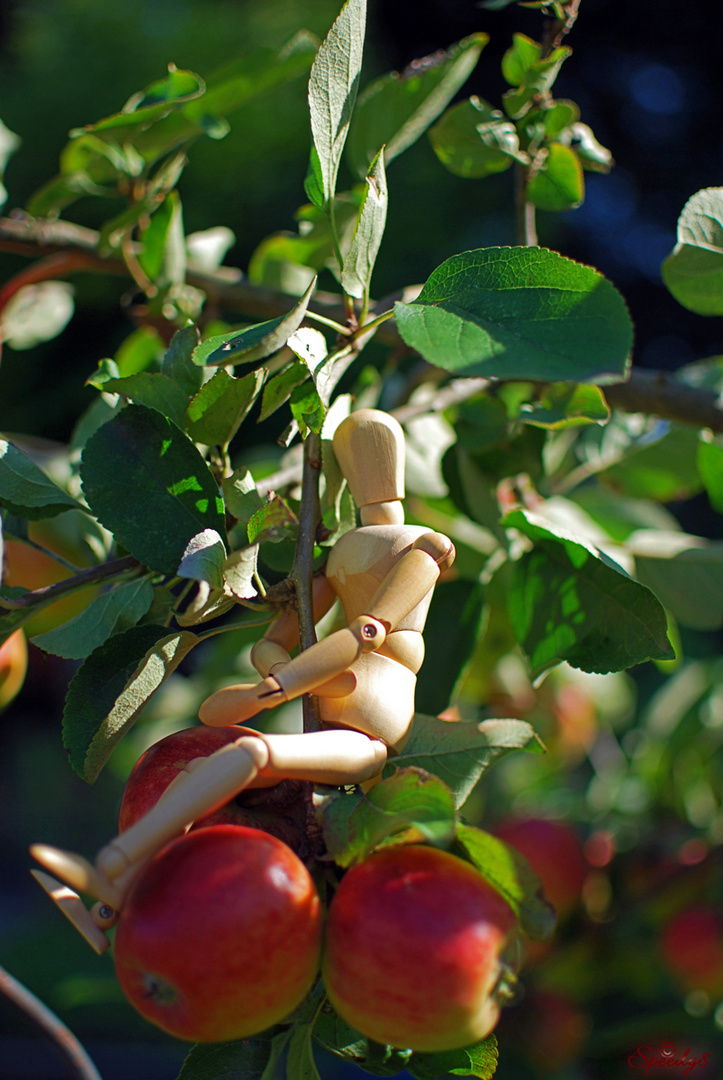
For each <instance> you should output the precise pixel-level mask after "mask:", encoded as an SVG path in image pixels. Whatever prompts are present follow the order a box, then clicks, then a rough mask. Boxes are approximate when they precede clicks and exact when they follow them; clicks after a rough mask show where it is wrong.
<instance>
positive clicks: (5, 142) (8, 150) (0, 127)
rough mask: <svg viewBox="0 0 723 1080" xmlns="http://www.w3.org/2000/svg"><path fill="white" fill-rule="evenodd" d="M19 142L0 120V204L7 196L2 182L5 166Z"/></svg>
mask: <svg viewBox="0 0 723 1080" xmlns="http://www.w3.org/2000/svg"><path fill="white" fill-rule="evenodd" d="M20 143H21V139H20V137H19V136H18V135H16V134H15V132H13V131H11V130H10V128H9V127H6V126H5V124H3V122H2V120H0V206H2V205H3V203H5V202H6V201H7V197H8V193H7V190H6V188H5V185H4V184H3V183H2V179H3V174H4V172H5V167H6V165H7V163H8V159H9V158H10V157H11V156H12V155H13V154H14V153H15V151H16V150H17V148H18V147H19V146H20Z"/></svg>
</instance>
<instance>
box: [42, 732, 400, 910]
mask: <svg viewBox="0 0 723 1080" xmlns="http://www.w3.org/2000/svg"><path fill="white" fill-rule="evenodd" d="M386 758H387V750H386V747H385V746H384V744H383V743H382V742H380V741H379V740H378V739H371V738H369V736H367V735H364V734H362V733H361V732H359V731H351V730H347V729H341V728H338V729H334V730H329V731H316V732H310V733H307V734H298V735H262V734H259V735H252V736H248V735H244V736H243V737H242V738H240V739H237V740H236V742H234V743H229V744H228V745H227V746H224V747H222V748H221V749H220V750H217V751H216V752H215V753H213V754H211V755H210V756H209V757H205V758H196V759H195V761H193V762H189V765H188V766H186V771H184V772H183V773H180V774H179V776H178V777H177V779H176V780H174V782H173V784H172V785H171V786H170V787H169V788H167V789H166V791H165V792H164V794H163V796H162V797H161V798H160V799H159V800H158V802H157V803H156V805H155V806H154V807H153V809H152V810H150V811H149V812H148V813H147V814H145V816H144V817H142V818H140V819H139V820H138V821H137V822H136V823H135V824H134V825H132V826H131V828H130V829H127V830H126V831H125V832H123V833H121V834H120V835H119V836H117V837H116V838H115V839H114V840H112V841H111V842H110V843H109V844H108V845H106V846H105V847H104V848H102V849H101V851H100V852H99V854H98V857H97V859H96V864H95V866H92V865H91V864H90V863H88V862H87V861H86V860H85V859H84V858H82V856H80V855H75V854H73V853H72V852H64V851H59V850H58V849H57V848H51V847H49V846H47V845H44V844H36V845H34V846H33V848H32V852H33V855H34V856H35V858H36V859H37V860H38V862H40V863H41V865H43V866H44V867H45V868H46V869H48V870H51V871H52V872H53V873H55V874H57V875H58V877H60V878H62V879H63V880H64V881H66V882H67V884H69V885H71V886H72V887H73V888H75V889H79V890H80V891H82V892H87V893H90V894H91V895H94V896H99V897H100V898H101V899H103V900H105V901H106V902H107V903H109V904H111V906H112V907H114V908H119V907H121V906H122V901H123V897H124V896H125V893H126V892H127V890H128V887H129V886H130V884H131V882H132V881H133V880H134V879H135V877H136V876H137V874H138V873H139V872H140V870H141V869H142V867H143V865H144V864H145V862H146V861H147V860H148V859H149V858H151V857H152V856H153V855H154V854H155V853H156V852H157V851H159V850H160V848H162V847H163V846H164V845H165V844H166V843H168V841H169V840H172V839H173V838H174V837H175V836H179V835H181V834H182V833H183V832H184V831H185V830H186V829H187V828H188V826H189V825H190V824H191V823H192V822H193V821H195V820H196V819H197V818H201V817H204V816H205V815H206V814H208V813H210V812H211V811H212V810H213V809H214V808H215V807H217V806H220V805H223V803H225V802H228V801H229V800H230V799H232V798H234V796H236V795H238V794H239V792H240V791H243V790H244V789H245V788H246V787H248V784H249V783H250V781H251V780H253V779H254V777H256V776H257V775H258V774H259V773H261V774H263V775H265V776H272V777H278V778H279V779H287V778H288V779H297V780H310V781H312V782H317V783H323V784H353V783H361V782H362V781H364V780H369V779H371V778H372V777H373V776H376V775H378V773H379V772H381V770H382V768H383V767H384V763H385V762H386ZM54 884H55V883H54ZM61 893H62V895H60V898H61V899H64V900H65V899H66V894H65V893H64V892H62V890H61Z"/></svg>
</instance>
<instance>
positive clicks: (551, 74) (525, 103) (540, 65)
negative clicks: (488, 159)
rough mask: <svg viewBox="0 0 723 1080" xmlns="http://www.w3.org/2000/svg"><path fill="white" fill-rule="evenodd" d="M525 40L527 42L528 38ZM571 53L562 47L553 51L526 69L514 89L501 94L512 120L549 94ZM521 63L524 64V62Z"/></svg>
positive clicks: (519, 116)
mask: <svg viewBox="0 0 723 1080" xmlns="http://www.w3.org/2000/svg"><path fill="white" fill-rule="evenodd" d="M519 36H520V37H521V36H522V35H519ZM527 40H528V41H529V38H528V39H527ZM532 44H535V43H534V42H533V43H532ZM571 53H572V49H567V48H565V46H563V45H560V46H558V48H556V49H553V50H552V52H551V53H550V55H549V56H548V57H547V58H546V59H544V60H535V61H534V63H532V64H530V65H529V66H528V67H527V68H526V70H525V71H524V74H523V76H522V80H521V82H520V83H519V84H518V85H517V87H516V89H514V90H508V91H507V92H506V93H505V94H503V97H502V104H503V105H504V108H505V112H506V113H507V115H508V116H509V117H511V119H512V120H519V119H520V118H521V117H523V116H524V115H525V114H526V113H527V112H529V110H530V109H531V108H532V105H533V103H534V102H535V101H538V100H539V99H540V98H541V97H544V95H545V94H547V93H549V91H550V90H551V89H552V86H553V84H554V82H555V80H556V79H557V76H558V75H559V73H560V68H561V67H562V65H563V63H564V61H565V60H566V59H567V58H568V56H570V55H571ZM523 63H526V60H525V61H523Z"/></svg>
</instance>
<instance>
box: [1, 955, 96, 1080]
mask: <svg viewBox="0 0 723 1080" xmlns="http://www.w3.org/2000/svg"><path fill="white" fill-rule="evenodd" d="M0 993H1V994H2V995H3V997H4V998H5V999H6V1000H7V1001H9V1002H10V1004H11V1005H14V1006H15V1008H16V1009H18V1010H19V1011H20V1012H21V1013H23V1015H24V1016H25V1017H26V1018H27V1019H28V1020H29V1021H30V1022H31V1023H32V1024H33V1025H34V1026H35V1027H36V1028H37V1029H38V1031H39V1032H40V1033H41V1034H42V1035H44V1036H45V1037H46V1038H47V1039H49V1040H50V1042H51V1043H52V1044H53V1046H54V1048H55V1050H56V1051H57V1053H58V1054H59V1055H60V1057H62V1058H63V1060H64V1061H65V1063H66V1064H67V1065H68V1067H69V1068H70V1070H71V1071H72V1073H73V1076H75V1077H77V1080H102V1077H101V1075H100V1073H99V1072H98V1070H97V1069H96V1067H95V1065H94V1064H93V1062H92V1061H91V1059H90V1058H89V1057H88V1055H87V1053H86V1052H85V1050H84V1049H83V1047H82V1046H81V1044H80V1042H79V1041H78V1039H77V1038H76V1037H75V1035H74V1034H73V1032H72V1031H70V1029H69V1028H67V1027H66V1026H65V1024H64V1023H63V1022H62V1021H61V1020H59V1019H58V1017H57V1016H56V1015H55V1013H54V1012H52V1011H51V1010H50V1009H49V1008H48V1006H47V1005H44V1004H43V1002H42V1001H41V1000H40V999H39V998H37V997H36V996H35V994H33V993H31V991H30V990H28V989H27V987H25V986H23V984H22V983H20V982H18V980H17V979H15V978H13V976H12V975H11V974H10V973H9V972H7V971H6V970H5V968H3V967H0Z"/></svg>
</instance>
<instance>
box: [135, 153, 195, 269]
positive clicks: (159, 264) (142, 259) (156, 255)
mask: <svg viewBox="0 0 723 1080" xmlns="http://www.w3.org/2000/svg"><path fill="white" fill-rule="evenodd" d="M183 160H184V161H185V158H184V159H183ZM183 235H184V234H183V224H182V211H181V200H180V198H179V195H178V192H177V191H170V192H169V193H168V194H167V195H166V197H165V199H164V200H163V202H162V203H161V205H160V207H159V208H158V209H157V210H156V212H155V213H154V214H153V216H152V217H151V219H150V221H149V223H148V225H147V226H146V227H145V228H144V229H141V234H140V241H141V244H142V245H143V250H142V251H141V252H140V253H139V255H138V262H139V263H140V266H141V269H142V270H143V271H144V273H145V274H146V275H147V276H148V278H149V279H150V280H151V281H152V282H155V283H156V284H167V283H168V282H180V281H183V280H184V278H185V274H186V251H185V243H184V241H183Z"/></svg>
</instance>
